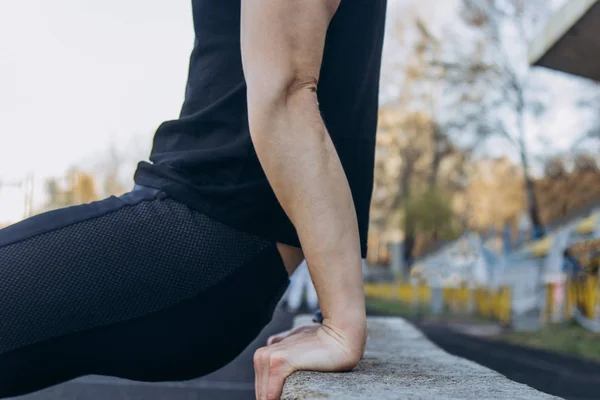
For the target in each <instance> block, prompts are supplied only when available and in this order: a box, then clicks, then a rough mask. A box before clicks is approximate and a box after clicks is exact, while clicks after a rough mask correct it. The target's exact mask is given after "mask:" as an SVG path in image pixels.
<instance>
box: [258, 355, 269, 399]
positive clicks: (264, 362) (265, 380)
mask: <svg viewBox="0 0 600 400" xmlns="http://www.w3.org/2000/svg"><path fill="white" fill-rule="evenodd" d="M270 359H271V355H270V352H269V349H268V348H266V347H265V348H264V351H262V352H261V354H260V377H259V380H258V384H259V386H260V389H259V391H260V400H267V395H268V392H267V390H268V387H269V372H270V371H269V362H270Z"/></svg>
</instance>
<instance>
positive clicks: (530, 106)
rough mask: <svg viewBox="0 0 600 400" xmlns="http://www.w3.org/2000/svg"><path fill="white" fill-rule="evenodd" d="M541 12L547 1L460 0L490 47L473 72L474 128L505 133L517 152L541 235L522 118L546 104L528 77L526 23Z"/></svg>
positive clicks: (489, 133) (468, 19) (533, 219)
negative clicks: (479, 86) (476, 92)
mask: <svg viewBox="0 0 600 400" xmlns="http://www.w3.org/2000/svg"><path fill="white" fill-rule="evenodd" d="M546 14H547V4H546V2H544V1H541V0H528V1H527V2H526V1H525V0H463V7H462V12H461V16H462V18H463V20H465V22H467V23H468V24H470V25H471V26H473V27H477V28H480V29H481V31H482V32H483V33H484V35H485V38H486V40H487V48H488V49H489V51H488V54H486V57H485V58H486V59H487V60H489V61H488V62H489V65H490V66H491V68H490V69H484V70H482V71H481V73H480V74H476V75H477V76H476V77H475V78H474V79H477V80H479V79H480V80H481V81H482V82H485V84H486V85H487V87H488V90H487V91H485V93H483V95H480V96H474V99H473V100H475V101H477V103H478V106H476V107H474V109H475V112H476V113H477V114H476V115H475V118H474V121H475V122H476V124H477V127H476V130H477V132H478V133H479V134H481V135H483V137H490V136H500V137H502V138H504V139H505V140H506V141H507V142H508V143H509V144H510V145H511V146H512V148H513V149H514V150H515V151H516V152H517V153H518V156H519V159H520V161H521V164H522V167H523V171H524V181H525V191H526V194H527V196H526V197H527V204H528V213H529V216H530V218H531V222H532V225H533V227H534V229H535V231H536V234H537V235H538V236H541V235H543V227H542V223H541V219H540V213H539V207H538V202H537V199H536V193H535V187H534V181H533V178H532V175H531V154H530V151H529V149H528V146H527V140H526V139H527V138H526V129H525V120H526V118H527V117H528V115H531V116H533V117H539V116H540V115H542V114H543V112H544V111H545V105H544V102H543V101H541V96H539V93H540V88H539V87H536V86H535V85H534V84H533V82H531V81H530V79H529V72H528V71H529V68H528V64H527V57H526V49H527V45H528V37H529V36H530V35H531V31H532V30H533V29H531V27H535V26H536V25H537V22H539V21H540V20H541V19H542V18H543V16H544V15H546ZM507 28H510V29H509V30H510V31H511V32H512V33H513V35H512V38H511V40H510V47H508V46H507V45H506V40H505V39H504V36H503V34H502V32H503V30H506V29H507ZM528 28H529V29H528ZM509 48H510V50H511V51H509V50H508V49H509Z"/></svg>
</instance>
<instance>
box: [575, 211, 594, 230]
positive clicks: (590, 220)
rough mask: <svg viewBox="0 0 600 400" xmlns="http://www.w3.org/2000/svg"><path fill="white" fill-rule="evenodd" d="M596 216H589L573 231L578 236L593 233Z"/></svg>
mask: <svg viewBox="0 0 600 400" xmlns="http://www.w3.org/2000/svg"><path fill="white" fill-rule="evenodd" d="M597 219H598V216H597V215H591V216H589V217H587V218H586V219H584V220H583V221H581V222H580V223H579V224H577V227H576V228H575V231H576V232H577V233H579V234H580V235H588V234H590V233H592V232H593V231H594V228H595V227H596V221H597Z"/></svg>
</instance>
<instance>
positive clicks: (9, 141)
mask: <svg viewBox="0 0 600 400" xmlns="http://www.w3.org/2000/svg"><path fill="white" fill-rule="evenodd" d="M193 40H194V38H193V26H192V20H191V6H190V2H189V1H184V0H179V1H164V0H127V1H122V0H102V1H81V0H52V1H48V0H28V1H22V0H2V1H0V180H2V181H5V182H7V181H8V182H10V181H13V182H14V181H18V180H20V179H22V178H23V177H24V176H26V175H27V174H28V173H32V174H34V175H35V177H36V181H37V182H38V184H37V185H36V193H37V194H38V196H36V197H38V198H39V194H40V191H41V188H42V182H43V180H44V179H45V178H46V177H49V176H55V175H62V174H63V173H64V171H65V170H66V169H67V168H68V167H70V166H71V165H73V164H77V163H80V162H82V161H85V160H86V159H89V158H90V157H94V156H95V155H96V154H97V153H98V152H100V151H104V150H105V148H106V147H107V146H108V144H109V143H111V142H112V143H115V144H116V145H117V146H119V147H123V146H126V145H130V144H131V143H132V140H131V139H132V137H137V138H139V140H138V141H137V145H139V146H141V147H142V148H145V149H146V151H145V152H144V153H147V151H149V149H150V145H151V139H152V134H153V132H154V130H155V129H156V127H157V126H158V125H159V124H160V123H161V122H163V121H165V120H168V119H173V118H176V117H177V115H178V113H179V109H180V107H181V103H182V100H183V94H184V89H185V82H186V75H187V67H188V61H189V53H190V50H191V48H192V45H193ZM11 192H12V193H11ZM17 192H19V191H18V190H10V189H7V188H5V189H4V190H3V192H0V223H2V221H3V220H6V219H14V218H19V217H20V215H21V213H22V210H19V208H20V207H21V204H22V194H20V193H17Z"/></svg>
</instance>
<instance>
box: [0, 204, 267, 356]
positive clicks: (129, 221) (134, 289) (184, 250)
mask: <svg viewBox="0 0 600 400" xmlns="http://www.w3.org/2000/svg"><path fill="white" fill-rule="evenodd" d="M271 244H272V243H270V242H269V241H267V240H264V239H260V238H257V237H255V236H252V235H249V234H246V233H242V232H238V231H236V230H234V229H232V228H229V227H227V226H225V225H223V224H221V223H219V222H217V221H214V220H212V219H210V218H208V217H206V216H205V215H203V214H201V213H198V212H196V211H193V210H191V209H189V208H187V207H186V206H184V205H182V204H180V203H177V202H175V201H173V200H171V199H163V200H153V201H144V202H141V203H139V204H137V205H132V206H125V207H122V208H120V209H118V210H116V211H113V212H110V213H108V214H104V215H101V216H98V217H95V218H93V219H89V220H85V221H82V222H78V223H75V224H71V225H68V226H65V227H62V228H60V229H57V230H53V231H50V232H48V233H43V234H40V235H38V236H34V237H32V238H29V239H27V240H24V241H20V242H17V243H14V244H9V245H6V246H4V247H0V353H2V352H6V351H9V350H11V349H15V348H17V347H21V346H24V345H28V344H32V343H35V342H39V341H42V340H45V339H48V338H52V337H57V336H60V335H64V334H67V333H71V332H76V331H81V330H85V329H90V328H93V327H97V326H103V325H107V324H111V323H116V322H119V321H124V320H127V319H131V318H135V317H137V316H142V315H145V314H148V313H151V312H154V311H157V310H160V309H162V308H164V307H168V306H170V305H172V304H175V303H177V302H179V301H181V300H183V299H186V298H190V297H192V296H194V295H195V294H197V293H198V292H200V291H202V290H205V289H206V288H208V287H209V286H211V285H214V284H215V283H217V282H219V281H220V280H222V279H224V278H226V277H227V275H228V274H230V273H231V272H232V271H234V270H235V269H236V268H238V267H239V266H242V265H243V264H245V263H247V262H249V261H251V259H252V258H253V257H255V256H257V255H258V254H259V253H260V252H261V251H262V250H264V249H265V248H267V247H268V246H269V245H271Z"/></svg>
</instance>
